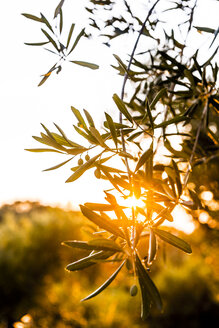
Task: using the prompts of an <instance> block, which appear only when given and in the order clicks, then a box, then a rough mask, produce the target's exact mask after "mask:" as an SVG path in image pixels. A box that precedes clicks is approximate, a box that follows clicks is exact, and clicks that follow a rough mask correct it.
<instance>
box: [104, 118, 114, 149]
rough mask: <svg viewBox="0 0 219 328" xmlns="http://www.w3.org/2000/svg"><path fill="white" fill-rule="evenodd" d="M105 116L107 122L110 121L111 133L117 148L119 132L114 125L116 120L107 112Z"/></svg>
mask: <svg viewBox="0 0 219 328" xmlns="http://www.w3.org/2000/svg"><path fill="white" fill-rule="evenodd" d="M105 116H106V120H107V123H108V126H109V129H110V132H111V135H112V138H113V141H114V144H115V146H116V148H117V133H116V128H115V125H114V122H113V119H112V117H111V116H110V115H109V114H107V113H105Z"/></svg>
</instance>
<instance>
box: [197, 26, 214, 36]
mask: <svg viewBox="0 0 219 328" xmlns="http://www.w3.org/2000/svg"><path fill="white" fill-rule="evenodd" d="M194 28H196V29H197V30H198V31H200V32H207V33H212V34H214V33H215V29H213V28H209V27H202V26H194Z"/></svg>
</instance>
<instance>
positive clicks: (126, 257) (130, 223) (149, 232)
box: [23, 0, 219, 320]
mask: <svg viewBox="0 0 219 328" xmlns="http://www.w3.org/2000/svg"><path fill="white" fill-rule="evenodd" d="M122 3H123V5H124V12H125V13H126V15H124V16H123V15H121V16H120V17H118V16H114V11H113V9H114V7H116V5H117V3H116V2H112V1H89V5H88V7H87V8H86V9H87V11H88V12H89V13H90V15H91V27H88V30H89V31H90V30H91V33H92V29H94V30H95V29H97V30H100V32H101V33H100V34H101V35H102V36H103V37H105V38H108V39H107V42H106V43H107V45H110V42H112V39H114V38H117V37H120V36H121V35H126V34H127V35H128V33H130V32H136V31H137V32H138V33H137V32H136V33H137V40H136V43H135V44H134V45H133V51H132V53H131V54H130V57H129V59H128V61H127V62H126V61H124V60H122V59H121V58H120V57H119V56H118V55H115V59H116V61H117V65H118V66H114V68H115V70H116V71H117V72H118V73H119V74H120V75H122V76H123V77H124V83H123V86H122V91H121V95H120V96H119V95H118V94H114V95H113V100H114V103H115V107H116V108H117V110H118V117H119V119H118V120H114V119H113V118H112V117H111V116H110V114H109V113H105V121H104V122H103V126H102V130H100V129H97V128H96V125H95V120H94V119H93V118H92V117H91V115H90V113H89V112H88V111H87V110H83V111H80V110H78V109H76V108H75V107H73V106H72V107H71V110H72V113H73V116H74V117H75V120H76V124H74V129H75V133H76V134H79V135H80V136H81V138H82V140H83V141H82V142H81V144H78V143H76V142H74V141H73V140H72V138H69V137H68V136H66V134H65V133H64V131H63V130H62V129H61V128H60V127H59V126H58V125H57V124H55V127H56V132H53V131H50V130H49V129H47V128H46V127H45V126H44V125H43V124H42V127H43V132H42V133H41V136H39V137H36V136H34V139H35V140H36V141H38V142H40V143H41V144H43V145H46V146H47V148H37V149H28V150H30V151H32V152H47V151H52V152H57V153H60V154H61V155H62V156H67V159H65V161H64V162H61V163H60V164H58V165H55V166H53V167H51V168H49V169H47V170H54V169H58V168H59V167H61V166H63V165H65V164H66V163H68V162H70V161H72V162H73V163H74V164H73V166H72V168H71V171H72V172H71V174H70V175H69V178H68V179H67V181H66V182H68V183H70V182H74V181H75V180H77V179H78V178H80V177H81V176H82V175H83V174H86V172H87V171H88V170H92V171H93V172H94V175H95V177H96V178H97V179H104V180H107V181H108V182H109V185H110V188H109V189H108V190H104V192H105V199H106V202H105V203H103V204H102V203H101V204H99V203H89V202H86V203H85V204H84V205H81V211H82V213H83V215H84V216H85V217H86V218H87V219H88V220H90V221H91V222H92V223H94V225H95V227H96V229H95V231H94V233H93V237H92V238H91V239H89V240H88V241H78V240H70V241H64V242H63V244H64V245H66V246H69V247H71V248H80V249H83V250H86V251H87V252H88V253H87V254H88V255H87V256H86V257H83V258H81V259H79V260H78V261H75V262H73V263H70V264H69V265H67V267H66V269H67V270H69V271H76V270H82V269H86V268H88V267H90V266H94V265H98V263H100V262H109V265H110V263H111V262H112V263H117V262H118V267H117V268H116V270H115V272H114V273H113V274H112V275H111V276H110V277H109V278H108V279H107V280H106V281H105V282H104V283H103V284H102V285H101V286H100V287H99V288H98V289H97V290H96V291H94V292H93V293H92V294H90V295H89V296H87V297H86V298H84V299H83V301H85V300H88V299H91V298H93V297H94V296H96V295H98V294H99V293H101V292H102V291H103V290H104V289H105V288H106V287H108V286H109V285H110V284H111V283H112V282H113V280H114V279H115V278H116V277H117V275H118V274H119V272H120V271H121V270H127V271H128V272H129V274H132V275H133V276H134V277H135V281H136V283H135V284H134V285H133V286H130V294H131V296H135V295H136V294H137V292H138V288H140V291H141V299H142V311H141V316H142V319H143V320H145V319H146V318H147V316H148V314H149V312H150V309H151V306H155V307H156V308H157V309H158V310H159V311H162V300H161V297H160V294H159V291H158V289H157V287H156V286H155V284H154V283H153V281H152V280H151V277H150V271H151V270H152V265H153V261H154V260H155V259H156V256H158V255H159V247H161V246H160V245H163V242H164V243H169V244H171V245H172V246H175V247H177V248H178V249H180V250H182V251H184V252H186V253H191V252H192V250H191V247H190V246H189V244H188V243H187V242H186V241H185V240H182V239H181V238H180V237H178V236H176V235H173V234H172V233H170V232H168V231H167V230H166V229H164V228H163V227H162V224H163V223H165V222H166V221H170V222H172V221H173V216H172V214H171V212H172V211H173V209H174V208H175V206H176V205H181V206H183V207H185V208H186V209H188V211H195V210H198V209H203V208H204V204H203V203H202V202H201V200H200V199H199V197H198V195H197V193H196V191H197V190H195V188H194V189H192V188H191V187H190V188H189V187H188V182H189V181H190V178H191V176H192V171H193V169H194V168H195V167H197V166H200V165H202V164H203V163H204V164H205V163H206V162H210V161H212V160H215V159H217V158H218V149H219V147H218V146H219V139H218V129H216V131H214V130H213V129H212V125H213V124H216V125H218V110H219V94H218V90H217V84H216V83H217V76H218V66H217V63H216V61H215V60H214V59H215V56H216V54H217V50H218V47H216V48H214V47H215V44H216V41H217V34H218V31H219V30H214V29H210V28H208V27H197V26H193V18H194V14H195V10H196V6H197V5H198V1H181V0H178V1H174V2H173V1H170V2H167V3H166V8H164V9H163V7H161V6H160V5H161V3H160V1H159V0H157V1H154V2H153V3H150V7H149V9H148V8H147V9H146V8H145V17H146V19H145V20H144V21H142V20H141V19H140V18H139V17H137V16H136V15H135V14H133V13H132V6H131V4H130V5H129V4H128V2H126V1H123V2H122ZM63 4H64V1H61V2H60V4H59V5H58V7H57V8H56V11H55V15H54V19H55V20H57V19H58V20H59V25H60V28H59V29H60V34H61V32H62V23H63V15H62V6H63ZM101 10H102V11H109V12H110V14H111V16H112V17H110V18H109V19H106V21H105V22H104V27H103V29H102V30H101V29H100V27H99V26H98V23H97V22H98V20H97V22H96V17H98V13H99V11H100V13H101ZM166 11H172V12H174V13H178V12H181V11H182V12H183V13H184V14H185V20H184V21H182V22H181V23H180V24H179V25H178V26H176V30H177V29H178V30H179V31H181V32H183V33H182V34H183V36H182V37H181V40H178V32H176V31H175V30H173V29H172V30H171V31H168V28H167V26H166V24H165V23H164V22H162V20H161V18H160V16H159V15H162V13H164V12H166ZM158 13H159V15H158ZM23 15H24V16H25V17H27V18H29V19H32V20H35V21H38V22H39V23H41V24H44V26H45V27H46V28H47V29H48V32H47V31H46V30H44V29H42V32H43V34H44V35H45V36H46V38H47V41H46V43H48V45H50V46H52V47H53V48H54V50H55V52H56V53H57V54H58V55H59V56H60V60H65V59H66V58H67V56H68V55H69V54H70V53H71V52H72V51H73V50H74V48H75V47H76V46H77V44H78V41H79V39H80V38H81V37H82V35H83V34H84V30H82V32H81V33H80V34H79V35H78V36H77V37H76V39H75V41H74V43H73V45H72V47H71V48H70V49H71V50H68V47H69V45H70V41H71V37H72V34H73V29H74V24H72V26H71V27H70V31H69V34H68V37H67V43H62V42H61V41H60V40H61V36H60V37H59V36H58V39H57V40H56V39H53V37H54V36H55V35H56V36H57V33H56V32H55V31H54V29H53V28H52V27H51V26H52V25H51V24H50V23H49V22H48V21H47V19H46V18H45V17H44V16H43V15H42V14H41V17H40V18H39V17H36V16H32V15H30V14H23ZM104 17H105V16H104ZM125 17H128V18H127V19H126V18H125ZM120 24H122V26H123V28H120V27H118V26H120ZM124 26H125V27H124ZM108 27H110V28H111V29H110V33H109V32H108ZM194 29H195V30H198V31H200V32H203V33H209V34H210V35H211V34H213V35H212V39H211V40H210V50H209V58H208V59H207V60H205V61H204V62H202V60H201V53H200V51H199V49H197V50H196V51H195V52H194V53H192V54H191V49H189V47H188V46H187V39H188V36H189V34H190V32H191V31H192V30H194ZM160 30H162V35H160V36H159V38H158V36H157V35H158V31H160ZM89 33H90V32H89ZM89 33H87V34H86V33H85V36H90V35H89ZM175 35H177V37H175ZM140 37H141V38H147V39H148V38H149V39H152V40H153V46H152V47H151V48H150V47H148V45H147V42H146V45H145V46H144V49H143V51H142V52H141V53H140V54H138V55H137V56H135V50H136V48H137V46H138V43H139V40H140ZM44 44H45V42H44ZM38 45H43V44H42V43H41V44H38ZM212 49H213V50H212ZM188 50H189V51H188ZM185 53H186V55H185ZM188 53H190V55H189V56H188ZM72 62H74V63H75V64H79V65H83V66H86V67H90V68H93V69H95V68H98V66H97V65H96V64H90V63H85V62H80V61H76V60H75V61H72ZM60 69H61V64H60V63H59V62H58V63H56V64H55V66H53V67H52V68H51V69H50V70H49V71H48V73H47V74H46V75H44V77H43V80H42V81H41V82H40V84H39V85H42V84H43V83H44V82H45V81H46V80H47V78H48V77H49V76H50V74H51V73H52V72H53V71H55V70H57V72H59V71H60ZM127 80H129V81H130V82H131V83H132V85H133V93H132V95H127V96H126V97H125V86H126V82H127ZM176 137H177V138H178V139H177V140H180V142H181V150H180V151H179V150H176V149H175V146H174V140H175V138H176ZM164 149H165V151H164ZM164 153H165V154H164ZM164 157H165V161H164V160H163V159H164ZM164 163H165V164H164ZM123 200H128V201H127V202H126V204H129V205H124V203H123ZM137 200H141V205H140V206H139V203H138V202H137ZM142 242H144V244H145V248H146V249H147V256H146V257H145V258H142V257H141V255H140V252H139V244H140V243H142Z"/></svg>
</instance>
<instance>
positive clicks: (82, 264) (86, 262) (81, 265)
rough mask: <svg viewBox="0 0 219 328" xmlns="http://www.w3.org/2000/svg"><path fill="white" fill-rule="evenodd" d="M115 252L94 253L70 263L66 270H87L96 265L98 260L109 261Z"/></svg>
mask: <svg viewBox="0 0 219 328" xmlns="http://www.w3.org/2000/svg"><path fill="white" fill-rule="evenodd" d="M113 254H114V252H111V251H107V252H106V251H100V252H98V253H96V252H95V253H92V254H91V255H89V256H87V257H84V258H82V259H80V260H78V261H75V262H73V263H70V264H68V265H67V267H66V270H68V271H77V270H82V269H85V268H87V267H89V266H91V265H94V264H96V263H95V262H94V260H97V259H100V260H101V259H107V258H108V257H110V256H112V255H113Z"/></svg>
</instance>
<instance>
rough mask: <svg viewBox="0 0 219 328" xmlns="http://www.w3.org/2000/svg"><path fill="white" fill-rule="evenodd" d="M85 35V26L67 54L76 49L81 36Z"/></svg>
mask: <svg viewBox="0 0 219 328" xmlns="http://www.w3.org/2000/svg"><path fill="white" fill-rule="evenodd" d="M83 35H84V28H83V30H81V32H80V33H79V34H78V36H77V38H76V39H75V42H74V44H73V46H72V48H71V50H70V51H69V52H68V54H67V56H68V55H70V53H72V51H73V50H74V48H75V47H76V46H77V44H78V42H79V40H80V38H81V37H82V36H83Z"/></svg>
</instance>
